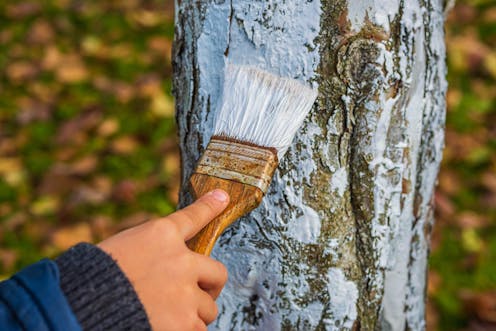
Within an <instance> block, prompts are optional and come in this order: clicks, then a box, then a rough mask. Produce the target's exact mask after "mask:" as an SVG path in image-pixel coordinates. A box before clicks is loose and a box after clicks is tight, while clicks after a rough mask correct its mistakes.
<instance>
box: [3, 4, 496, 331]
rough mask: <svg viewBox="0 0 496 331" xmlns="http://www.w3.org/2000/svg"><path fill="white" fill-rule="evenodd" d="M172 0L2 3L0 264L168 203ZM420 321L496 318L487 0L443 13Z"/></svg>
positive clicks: (103, 232)
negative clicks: (443, 95) (441, 99)
mask: <svg viewBox="0 0 496 331" xmlns="http://www.w3.org/2000/svg"><path fill="white" fill-rule="evenodd" d="M173 32H174V23H173V7H172V4H171V2H170V1H159V0H126V1H119V0H113V1H90V0H88V1H70V0H32V1H7V2H1V3H0V243H1V244H0V277H7V276H8V275H10V274H11V273H12V272H14V271H15V270H18V269H19V268H20V267H22V266H25V265H27V264H29V263H32V262H34V261H36V260H38V259H40V258H42V257H44V256H54V255H55V254H57V253H59V252H61V251H62V250H64V249H67V248H68V247H70V246H71V245H73V244H74V243H77V242H79V241H90V242H95V241H98V240H100V239H102V238H105V237H107V236H109V235H110V234H112V233H115V232H116V231H119V230H121V229H124V228H127V227H129V226H132V225H134V224H138V223H140V222H142V221H143V220H146V219H149V218H152V217H156V216H159V215H164V214H167V213H170V212H171V211H173V210H174V209H175V205H176V202H177V192H178V188H179V177H180V174H179V172H180V170H179V156H178V147H177V141H176V131H175V130H176V127H175V120H174V103H173V98H172V96H171V92H170V91H171V61H170V60H171V59H170V54H171V43H172V38H173ZM446 41H447V45H448V65H449V74H448V80H449V92H448V117H447V130H446V138H447V139H446V142H447V147H446V149H445V153H444V160H443V164H442V170H441V173H440V177H439V186H438V189H437V193H436V197H435V198H436V204H437V213H436V218H437V221H436V227H435V229H434V233H433V237H432V254H431V259H430V271H429V286H428V295H429V301H428V323H429V327H428V330H471V331H478V330H496V263H494V261H496V101H495V100H496V86H495V81H496V49H495V47H494V45H496V4H495V2H494V1H493V0H461V1H458V3H457V5H456V6H455V8H454V9H453V10H452V11H451V13H450V15H449V19H448V24H447V38H446Z"/></svg>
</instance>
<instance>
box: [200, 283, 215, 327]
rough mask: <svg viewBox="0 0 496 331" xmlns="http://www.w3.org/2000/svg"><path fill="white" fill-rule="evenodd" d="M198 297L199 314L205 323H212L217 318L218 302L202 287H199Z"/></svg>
mask: <svg viewBox="0 0 496 331" xmlns="http://www.w3.org/2000/svg"><path fill="white" fill-rule="evenodd" d="M198 297H199V298H198V316H199V317H200V319H201V320H202V321H203V322H205V324H210V323H212V322H213V321H214V320H215V319H216V318H217V313H218V308H217V304H216V303H215V301H214V299H212V297H211V296H210V295H209V294H208V293H207V292H205V291H203V290H201V289H198Z"/></svg>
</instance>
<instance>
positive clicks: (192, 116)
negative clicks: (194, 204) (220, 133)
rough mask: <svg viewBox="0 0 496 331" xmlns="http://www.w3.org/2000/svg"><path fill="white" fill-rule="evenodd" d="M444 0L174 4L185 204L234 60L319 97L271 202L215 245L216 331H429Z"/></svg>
mask: <svg viewBox="0 0 496 331" xmlns="http://www.w3.org/2000/svg"><path fill="white" fill-rule="evenodd" d="M444 6H445V4H444V2H443V1H442V0H412V1H406V0H387V1H376V0H365V1H361V0H336V1H322V2H320V1H317V0H313V1H312V0H308V1H297V0H273V1H242V0H231V1H222V0H216V1H193V0H182V1H180V2H179V3H176V35H175V41H174V55H173V66H174V93H175V97H176V107H177V123H178V127H179V139H180V145H181V156H182V167H183V168H182V170H183V173H182V183H183V186H182V191H181V199H180V200H181V203H182V204H183V205H184V204H187V203H189V202H190V201H191V195H190V193H189V190H188V179H189V177H190V175H191V172H192V169H193V168H194V166H195V163H196V161H197V160H198V158H199V156H200V155H201V153H202V151H203V149H204V148H205V147H206V144H207V143H208V141H209V138H210V136H211V135H212V129H213V118H214V114H215V112H216V111H217V105H218V102H219V99H220V93H221V90H222V89H221V87H222V80H223V69H224V66H225V64H226V61H227V60H229V61H231V62H233V63H237V64H250V65H255V66H258V67H260V68H262V69H265V70H268V71H271V72H273V73H276V74H279V75H282V76H287V77H293V78H296V79H299V80H301V81H307V82H311V83H312V84H313V85H314V86H315V87H316V88H318V90H319V98H318V100H317V103H316V105H315V106H314V109H313V110H312V112H311V114H310V115H309V116H308V118H307V121H306V122H305V124H304V126H303V127H302V128H301V130H300V131H299V133H298V135H297V137H295V139H294V143H293V145H292V147H291V148H290V149H289V151H288V153H287V154H286V156H285V158H284V159H283V160H282V162H281V164H280V166H279V168H278V170H277V171H276V174H275V176H274V179H273V182H272V185H271V187H270V189H269V192H268V193H267V195H266V196H265V198H264V200H263V202H262V205H261V206H260V207H259V208H258V209H256V210H255V211H254V212H252V213H251V214H250V215H248V216H247V217H244V218H243V219H241V220H239V221H238V222H237V223H235V225H233V226H232V227H231V228H230V229H228V231H226V233H225V234H224V235H223V236H222V237H221V239H220V241H219V242H218V244H217V246H216V248H215V249H214V252H213V256H214V257H215V258H217V259H219V260H220V261H222V262H223V263H225V264H226V265H227V267H228V269H229V272H230V275H229V281H228V283H227V285H226V288H225V289H224V291H223V292H222V294H221V296H220V298H219V300H218V304H219V307H220V314H219V317H218V319H217V320H216V321H215V322H214V323H213V324H212V325H211V326H210V330H423V329H425V292H426V268H427V256H428V250H429V235H430V232H431V228H432V224H433V205H432V199H433V190H434V185H435V181H436V176H437V173H438V169H439V163H440V160H441V155H442V147H443V142H444V133H443V130H444V122H445V92H446V82H445V73H446V67H445V63H444V59H445V48H444V40H443V38H444V34H443V23H444Z"/></svg>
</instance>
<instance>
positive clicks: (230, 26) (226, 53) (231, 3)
mask: <svg viewBox="0 0 496 331" xmlns="http://www.w3.org/2000/svg"><path fill="white" fill-rule="evenodd" d="M233 16H234V7H233V0H231V2H230V12H229V34H228V37H227V46H226V49H225V50H224V56H226V57H227V56H229V46H230V45H231V33H232V19H233Z"/></svg>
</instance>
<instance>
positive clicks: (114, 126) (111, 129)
mask: <svg viewBox="0 0 496 331" xmlns="http://www.w3.org/2000/svg"><path fill="white" fill-rule="evenodd" d="M118 130H119V121H118V120H117V119H115V118H108V119H106V120H105V121H103V122H102V123H101V124H100V126H99V127H98V134H99V135H100V136H102V137H108V136H111V135H113V134H114V133H116V132H117V131H118Z"/></svg>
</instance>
